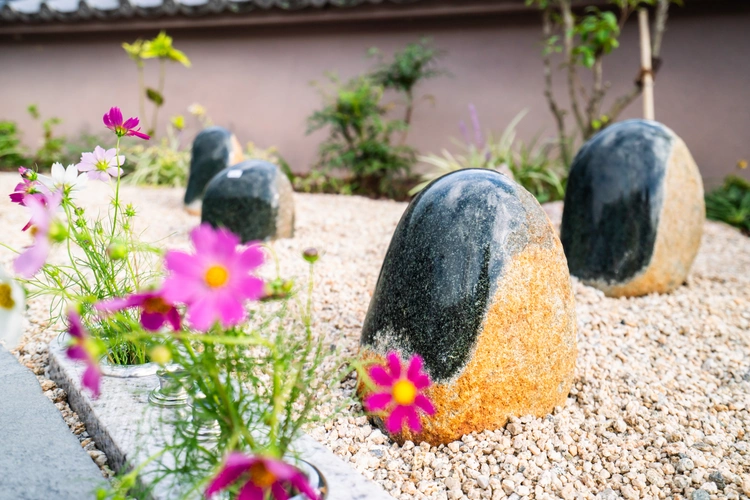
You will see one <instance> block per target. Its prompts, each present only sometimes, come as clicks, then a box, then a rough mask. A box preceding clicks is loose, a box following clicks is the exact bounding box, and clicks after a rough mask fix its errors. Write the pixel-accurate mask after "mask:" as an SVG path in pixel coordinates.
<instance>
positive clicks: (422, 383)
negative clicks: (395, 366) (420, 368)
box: [410, 373, 430, 389]
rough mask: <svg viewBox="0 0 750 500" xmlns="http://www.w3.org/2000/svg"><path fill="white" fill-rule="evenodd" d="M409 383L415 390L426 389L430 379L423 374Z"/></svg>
mask: <svg viewBox="0 0 750 500" xmlns="http://www.w3.org/2000/svg"><path fill="white" fill-rule="evenodd" d="M410 381H411V383H412V384H414V387H416V388H417V389H426V388H427V387H429V386H430V377H429V376H427V375H426V374H424V373H421V374H419V375H417V376H416V377H414V378H413V379H410Z"/></svg>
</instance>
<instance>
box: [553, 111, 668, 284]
mask: <svg viewBox="0 0 750 500" xmlns="http://www.w3.org/2000/svg"><path fill="white" fill-rule="evenodd" d="M673 141H674V134H673V133H672V132H671V131H670V130H669V129H668V128H666V127H665V126H663V125H661V124H659V123H657V122H652V121H645V120H627V121H624V122H620V123H615V124H614V125H611V126H610V127H607V128H606V129H604V130H603V131H601V132H599V133H598V134H597V135H595V136H594V137H593V138H592V139H591V140H590V141H589V142H587V143H586V144H585V145H584V146H583V147H582V148H581V150H580V151H579V152H578V154H577V155H576V157H575V159H574V160H573V165H572V167H571V170H570V177H569V179H568V187H567V192H566V194H565V205H564V211H563V218H562V227H561V239H562V244H563V247H564V248H565V256H566V257H567V259H568V267H569V268H570V272H571V274H573V275H575V276H577V277H579V278H581V279H584V280H597V279H603V280H605V281H609V282H623V281H627V280H628V279H629V278H631V277H633V276H634V275H635V274H637V273H638V272H639V271H641V270H642V269H643V268H645V267H647V266H648V263H649V262H650V261H651V255H652V253H653V249H654V243H655V241H656V231H657V227H658V223H659V214H660V213H661V208H662V204H663V196H664V185H663V184H664V177H665V172H666V167H667V162H668V160H669V156H670V153H671V150H672V143H673Z"/></svg>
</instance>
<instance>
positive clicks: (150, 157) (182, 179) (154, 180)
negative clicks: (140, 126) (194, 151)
mask: <svg viewBox="0 0 750 500" xmlns="http://www.w3.org/2000/svg"><path fill="white" fill-rule="evenodd" d="M127 153H128V157H129V158H130V162H131V163H130V164H128V163H126V164H125V166H126V167H127V170H126V172H128V171H131V170H132V173H130V175H129V176H128V177H126V179H127V181H128V183H130V184H148V185H151V186H171V187H183V186H185V185H187V179H188V171H189V169H190V151H189V150H184V149H180V145H179V140H178V138H177V135H176V134H175V133H174V131H173V130H172V129H171V128H170V129H169V131H168V133H167V137H165V138H163V139H162V140H161V141H160V142H157V143H154V144H153V145H151V146H143V145H141V144H137V145H135V146H132V147H131V148H129V149H128V151H127Z"/></svg>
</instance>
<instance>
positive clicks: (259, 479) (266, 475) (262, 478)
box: [250, 462, 276, 489]
mask: <svg viewBox="0 0 750 500" xmlns="http://www.w3.org/2000/svg"><path fill="white" fill-rule="evenodd" d="M250 480H251V481H252V482H253V484H254V485H255V486H257V487H259V488H262V489H266V488H269V487H270V486H271V485H272V484H273V483H275V482H276V476H274V475H273V473H272V472H271V471H269V470H268V469H267V468H266V466H265V464H264V463H263V462H258V463H256V464H254V465H253V466H252V467H250Z"/></svg>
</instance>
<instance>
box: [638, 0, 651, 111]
mask: <svg viewBox="0 0 750 500" xmlns="http://www.w3.org/2000/svg"><path fill="white" fill-rule="evenodd" d="M638 25H639V27H640V32H641V74H642V75H643V77H642V79H641V81H642V83H643V117H644V118H645V119H646V120H654V119H655V118H654V74H653V73H652V68H651V33H650V31H649V26H648V11H647V10H646V9H639V10H638Z"/></svg>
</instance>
